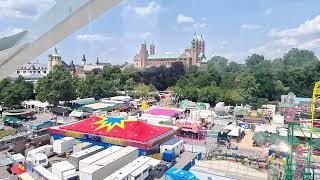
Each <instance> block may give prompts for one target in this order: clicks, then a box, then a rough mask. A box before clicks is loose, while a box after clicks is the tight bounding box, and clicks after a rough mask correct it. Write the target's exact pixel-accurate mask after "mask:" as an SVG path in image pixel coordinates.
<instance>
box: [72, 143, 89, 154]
mask: <svg viewBox="0 0 320 180" xmlns="http://www.w3.org/2000/svg"><path fill="white" fill-rule="evenodd" d="M92 146H93V144H91V143H89V142H82V143H79V144H76V145H74V146H73V151H72V152H73V153H76V152H79V151H81V150H84V149H88V148H90V147H92Z"/></svg>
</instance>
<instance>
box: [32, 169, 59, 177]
mask: <svg viewBox="0 0 320 180" xmlns="http://www.w3.org/2000/svg"><path fill="white" fill-rule="evenodd" d="M33 169H34V171H32V176H33V177H34V178H35V179H45V180H61V179H59V178H58V177H57V176H55V175H54V174H52V173H51V172H50V171H49V170H47V169H46V168H44V167H42V166H36V167H34V168H33Z"/></svg>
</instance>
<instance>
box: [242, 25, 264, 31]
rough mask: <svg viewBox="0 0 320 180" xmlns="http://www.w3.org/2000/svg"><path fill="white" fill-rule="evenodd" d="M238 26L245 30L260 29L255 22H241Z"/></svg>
mask: <svg viewBox="0 0 320 180" xmlns="http://www.w3.org/2000/svg"><path fill="white" fill-rule="evenodd" d="M240 28H242V29H247V30H258V29H260V26H258V25H255V24H241V26H240Z"/></svg>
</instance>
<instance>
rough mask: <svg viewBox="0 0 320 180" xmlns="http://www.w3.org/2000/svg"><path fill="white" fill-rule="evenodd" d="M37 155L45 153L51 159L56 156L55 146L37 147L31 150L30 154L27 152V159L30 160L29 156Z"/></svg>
mask: <svg viewBox="0 0 320 180" xmlns="http://www.w3.org/2000/svg"><path fill="white" fill-rule="evenodd" d="M37 153H43V154H45V155H46V156H48V157H50V156H52V155H53V154H54V152H53V146H52V145H44V146H40V147H37V148H35V149H31V150H29V151H28V152H26V154H27V159H28V156H29V154H37Z"/></svg>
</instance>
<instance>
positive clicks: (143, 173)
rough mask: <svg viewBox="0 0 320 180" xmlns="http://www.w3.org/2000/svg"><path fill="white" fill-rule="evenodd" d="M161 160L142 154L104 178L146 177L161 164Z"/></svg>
mask: <svg viewBox="0 0 320 180" xmlns="http://www.w3.org/2000/svg"><path fill="white" fill-rule="evenodd" d="M160 162H161V161H159V160H156V159H153V158H151V157H148V156H140V157H138V158H137V159H135V160H134V161H132V162H131V163H129V164H127V165H126V166H124V167H122V168H121V169H119V170H118V171H116V172H114V173H113V174H111V175H110V176H108V177H107V178H105V179H104V180H115V179H119V180H120V179H121V180H122V179H128V180H131V179H133V180H135V178H137V179H145V178H147V177H148V176H149V175H150V172H151V171H152V170H154V169H155V167H156V166H158V165H159V164H160Z"/></svg>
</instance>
